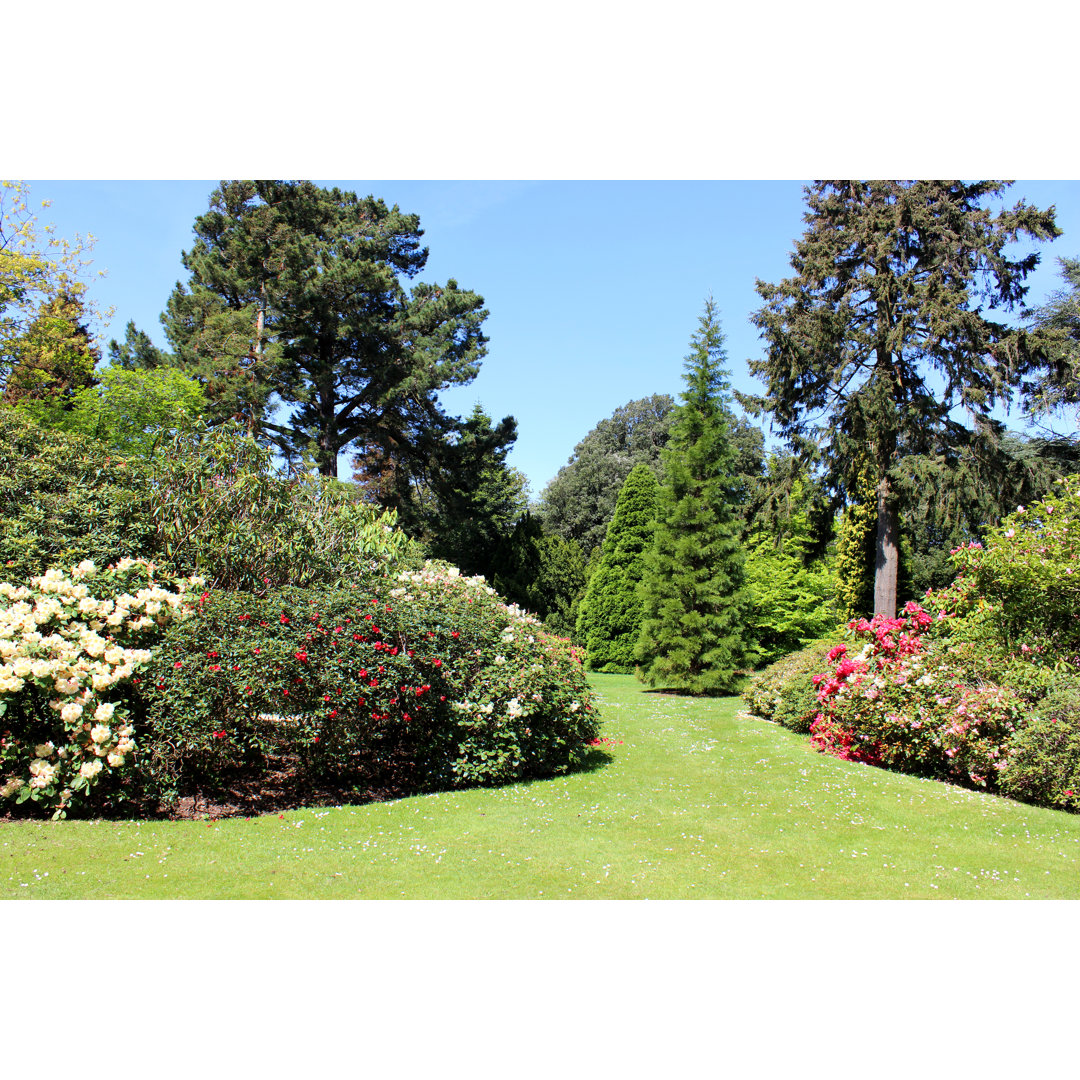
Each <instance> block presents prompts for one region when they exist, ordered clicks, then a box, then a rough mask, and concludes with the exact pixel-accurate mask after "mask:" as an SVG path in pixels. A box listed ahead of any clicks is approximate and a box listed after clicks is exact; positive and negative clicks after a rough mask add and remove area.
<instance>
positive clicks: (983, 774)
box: [810, 603, 1025, 789]
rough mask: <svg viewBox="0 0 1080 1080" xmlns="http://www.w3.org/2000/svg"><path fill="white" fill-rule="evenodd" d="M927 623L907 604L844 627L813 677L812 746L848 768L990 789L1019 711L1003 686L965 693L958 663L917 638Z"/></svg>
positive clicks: (966, 682)
mask: <svg viewBox="0 0 1080 1080" xmlns="http://www.w3.org/2000/svg"><path fill="white" fill-rule="evenodd" d="M932 622H933V619H932V617H931V616H930V615H929V614H928V613H927V612H926V611H925V610H923V608H922V607H921V606H919V605H918V604H915V603H909V604H908V605H907V606H906V607H905V608H904V611H903V613H902V616H901V617H900V618H896V619H888V618H885V617H884V616H881V615H876V616H875V617H874V619H873V620H872V621H867V620H866V619H859V620H856V621H853V622H851V623H849V624H848V626H849V629H850V630H851V631H852V633H853V635H854V637H855V642H854V644H853V645H851V646H848V645H846V644H841V645H838V646H836V648H835V649H833V650H832V652H830V653H829V660H830V661H831V662H832V664H833V665H834V666H833V667H832V668H831V670H830V671H828V672H826V673H824V674H821V675H818V676H815V682H816V683H817V684H818V701H819V703H820V713H819V714H818V716H817V717H816V718H815V720H814V722H813V723H812V724H811V728H810V731H811V738H812V742H813V745H814V746H815V747H816V748H817V749H819V750H822V751H824V752H826V753H830V754H833V755H835V756H837V757H841V758H845V759H847V760H851V761H862V762H866V763H867V764H873V765H883V766H886V767H888V768H892V769H897V770H899V771H903V772H913V773H917V774H919V775H923V776H933V777H939V778H942V779H951V780H955V781H958V782H960V783H964V784H968V785H975V786H978V787H985V788H988V789H996V788H997V786H998V774H999V773H1000V772H1001V770H1002V769H1004V768H1005V763H1006V760H1007V755H1006V754H1005V752H1004V744H1005V743H1006V741H1007V740H1008V738H1009V737H1010V736H1011V735H1012V733H1013V732H1014V731H1015V730H1016V728H1017V726H1018V725H1019V724H1020V723H1021V722H1022V719H1023V716H1024V711H1025V703H1024V701H1023V700H1022V699H1021V698H1020V697H1019V696H1018V695H1017V694H1016V693H1015V692H1013V691H1012V690H1010V689H1009V688H1007V687H1003V686H997V685H994V684H991V683H982V684H980V685H972V684H971V682H970V676H969V673H968V672H967V671H966V669H965V667H964V665H963V664H962V662H960V661H959V660H958V658H957V657H956V656H955V655H953V654H952V653H951V652H950V651H949V650H948V648H946V647H944V646H942V645H940V644H938V643H935V642H931V641H928V640H927V639H926V632H927V630H928V629H929V628H930V627H931V625H932ZM856 649H857V651H856Z"/></svg>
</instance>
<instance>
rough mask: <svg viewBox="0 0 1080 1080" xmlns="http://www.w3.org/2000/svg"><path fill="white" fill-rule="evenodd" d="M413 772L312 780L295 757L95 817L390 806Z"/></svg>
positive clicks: (1, 816)
mask: <svg viewBox="0 0 1080 1080" xmlns="http://www.w3.org/2000/svg"><path fill="white" fill-rule="evenodd" d="M411 772H412V770H410V769H408V768H407V767H406V768H401V767H399V768H398V769H397V771H396V772H393V773H387V772H385V771H382V772H377V771H375V770H369V771H368V773H367V775H364V774H363V773H360V774H356V773H354V774H353V775H351V776H349V777H347V778H346V777H342V778H340V779H335V778H334V777H318V778H316V777H312V776H311V775H310V774H305V773H304V772H303V771H302V770H301V768H300V764H299V761H298V760H297V759H295V758H289V757H281V758H274V759H272V760H271V761H270V762H269V763H268V767H267V768H265V769H263V770H258V771H257V770H250V771H247V772H242V771H237V772H235V773H234V774H232V775H230V776H229V777H227V778H226V780H225V782H224V783H222V784H220V785H217V786H215V787H213V788H207V789H205V790H203V789H199V788H197V787H189V788H188V789H187V790H185V791H184V792H182V794H181V795H180V797H179V798H178V799H177V800H176V802H174V803H170V804H169V805H167V806H163V805H143V806H135V807H133V805H132V803H131V802H127V803H124V804H122V805H121V806H119V807H117V808H116V809H115V810H113V811H110V809H108V808H106V809H104V810H101V811H95V816H97V815H100V816H102V817H106V818H110V819H112V818H117V819H120V818H127V819H130V818H133V817H138V818H141V819H142V820H154V819H157V820H173V821H191V820H206V819H210V820H217V819H219V818H231V817H258V816H260V815H262V814H277V813H280V812H282V811H284V810H297V809H300V808H308V807H317V806H359V805H363V804H365V803H373V802H389V801H391V800H393V799H401V798H404V797H405V796H407V795H415V794H416V793H417V791H418V790H419V788H418V786H417V784H416V783H415V782H413V783H410V782H409V780H410V774H411ZM41 817H42V812H41V810H40V809H39V808H37V807H35V806H34V805H33V804H32V803H30V802H27V803H24V804H22V805H21V806H11V805H10V804H9V806H8V807H7V808H5V809H3V810H0V822H5V821H25V820H29V819H37V820H40V819H41Z"/></svg>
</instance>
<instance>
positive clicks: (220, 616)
mask: <svg viewBox="0 0 1080 1080" xmlns="http://www.w3.org/2000/svg"><path fill="white" fill-rule="evenodd" d="M142 685H143V687H144V688H145V689H144V696H145V701H146V703H147V713H146V721H145V729H144V731H145V733H144V735H143V745H144V748H145V749H144V754H143V760H144V761H145V763H146V764H145V766H144V768H145V773H146V776H147V778H148V783H150V784H151V785H152V787H153V790H154V793H155V794H156V795H158V796H159V797H165V798H169V797H175V796H176V795H177V794H179V793H181V792H183V791H187V790H190V789H192V788H193V787H198V788H202V789H203V790H205V789H207V788H213V787H219V786H220V785H221V784H222V783H223V782H224V780H225V779H226V778H227V777H228V776H229V775H230V774H234V773H235V772H236V770H238V769H247V770H249V771H250V770H254V771H255V773H256V774H259V773H260V772H261V771H262V770H265V768H266V767H267V763H268V762H269V761H270V760H271V759H274V758H276V759H281V758H282V757H290V756H293V757H295V758H296V762H297V765H296V767H298V768H299V769H301V770H302V771H303V773H304V775H305V776H308V777H310V778H311V779H313V780H314V779H315V778H317V777H322V776H328V775H333V776H335V777H337V778H339V779H345V780H348V779H350V778H353V779H357V780H359V779H361V778H363V777H370V776H372V775H378V776H383V777H385V776H390V777H392V779H393V780H394V782H395V783H396V784H397V785H398V786H399V787H401V788H402V789H405V790H412V791H421V790H432V789H437V788H445V787H460V786H467V785H475V784H488V783H503V782H507V781H510V780H521V779H525V778H528V777H533V776H550V775H553V774H557V773H561V772H566V771H567V770H568V769H569V768H571V767H572V766H573V765H574V764H575V763H577V762H578V761H579V760H580V759H581V757H582V755H583V753H584V749H585V745H586V744H587V743H588V741H589V740H591V739H594V738H595V737H596V734H597V720H596V713H595V710H594V708H593V705H592V699H591V695H590V693H589V690H588V688H587V685H586V683H585V679H584V674H583V671H582V668H581V663H580V659H579V658H578V657H577V656H576V655H575V654H574V652H573V651H572V650H571V649H570V648H569V646H567V645H566V644H565V643H562V642H560V641H558V640H557V639H554V638H551V637H549V636H547V635H546V634H545V633H544V632H543V631H542V630H541V629H540V628H539V625H538V624H537V623H536V621H535V620H534V619H531V618H529V617H527V616H524V615H522V614H521V613H520V612H517V611H516V610H514V609H511V608H507V606H506V605H505V604H503V603H501V602H500V601H499V599H498V598H497V597H496V596H495V594H494V593H493V591H492V590H491V589H490V588H488V587H487V586H486V585H484V583H483V581H482V580H481V579H466V578H463V577H460V576H459V575H458V574H457V572H456V570H453V569H450V568H445V567H438V566H435V565H434V564H428V565H427V566H426V567H425V568H424V569H423V570H420V571H416V572H404V573H402V574H401V575H400V576H399V577H397V578H395V579H388V578H380V577H370V578H367V579H366V580H363V581H362V582H360V583H359V584H357V585H355V586H353V587H340V588H322V589H295V588H289V589H283V590H281V591H279V592H275V593H272V594H270V595H269V596H266V597H257V596H254V595H252V594H250V593H239V592H221V593H218V592H214V593H211V594H210V595H209V596H208V597H206V598H204V601H203V602H202V603H201V604H200V610H199V613H198V614H197V616H196V617H195V618H193V619H191V620H188V621H187V622H185V623H184V624H183V625H178V626H177V627H175V628H174V630H173V631H171V632H170V633H169V634H168V635H167V636H166V639H165V641H164V643H163V645H162V647H161V648H160V649H159V650H158V651H157V652H156V653H155V657H154V661H153V665H152V667H151V668H150V669H149V670H148V674H147V677H146V678H145V679H144V680H143V684H142Z"/></svg>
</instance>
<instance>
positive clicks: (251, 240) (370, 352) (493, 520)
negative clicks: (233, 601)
mask: <svg viewBox="0 0 1080 1080" xmlns="http://www.w3.org/2000/svg"><path fill="white" fill-rule="evenodd" d="M1007 186H1008V185H1007V184H1006V183H1005V182H998V181H983V182H977V183H965V182H961V181H874V182H863V181H819V182H816V183H815V184H813V185H812V186H811V187H809V188H808V189H807V190H806V213H805V215H804V221H805V231H804V233H803V235H802V237H801V238H799V239H798V240H796V242H795V245H794V252H793V254H792V257H791V269H792V273H791V276H790V277H787V278H785V279H784V280H783V281H781V282H779V283H775V284H773V283H767V282H762V281H759V282H758V283H757V291H758V294H759V296H760V298H761V301H762V306H761V307H760V308H759V310H757V311H756V312H755V313H754V314H753V316H752V321H753V323H754V324H755V325H756V326H757V327H758V328H759V330H760V331H761V337H762V340H763V343H764V346H765V347H764V353H763V356H761V357H759V358H753V359H750V360H748V361H747V362H748V365H749V368H750V371H751V372H752V373H753V374H754V375H756V376H757V377H758V378H759V379H760V380H761V382H762V384H763V387H764V389H763V392H762V393H761V394H760V395H745V394H734V393H732V392H731V391H730V389H729V387H728V384H727V375H726V372H725V370H724V367H723V364H724V363H725V362H726V357H725V354H724V349H723V334H722V331H721V327H720V318H719V312H718V309H717V307H716V305H715V304H714V303H713V301H712V300H711V299H710V300H709V301H707V303H706V306H705V311H704V314H703V315H702V318H701V322H700V325H699V327H698V331H697V333H696V334H695V336H694V337H693V339H692V341H691V352H690V355H689V356H688V358H687V366H686V372H685V389H684V391H683V394H682V395H681V397H680V401H679V402H678V403H676V402H675V401H674V400H673V399H672V398H671V397H669V396H667V395H660V394H657V395H653V396H652V397H650V398H647V399H642V400H639V401H633V402H629V403H627V405H625V406H623V407H622V408H620V409H618V410H616V412H615V413H614V414H613V415H612V416H611V417H610V418H607V419H604V420H601V421H600V422H599V423H598V424H597V426H596V427H595V428H594V429H593V430H592V431H591V432H590V433H589V434H588V435H587V436H585V438H584V439H583V440H582V441H581V442H580V443H579V444H578V446H577V447H576V448H575V450H574V453H573V455H572V457H571V459H570V461H569V462H568V464H567V466H566V467H565V468H564V469H563V470H561V471H560V473H559V475H558V476H557V477H555V479H554V480H553V481H552V482H551V483H550V484H549V485H548V486H547V487H546V488H545V490H544V491H543V492H542V493H541V495H540V497H539V499H538V501H537V502H535V503H533V504H530V503H529V498H528V492H527V485H526V483H525V479H524V477H523V476H522V475H521V474H520V473H518V472H517V471H516V470H514V469H513V468H511V467H510V466H509V465H508V464H507V460H506V459H507V454H508V452H509V450H510V448H511V447H512V445H513V443H514V441H515V438H516V423H515V421H514V418H513V417H509V416H508V417H504V418H501V419H499V420H495V419H494V418H492V417H490V416H489V415H488V414H487V413H486V412H485V411H484V409H483V408H482V407H481V406H479V405H478V406H477V407H476V408H475V409H474V410H473V412H472V413H471V415H469V416H467V417H453V416H450V415H448V414H447V413H446V412H445V410H444V409H443V407H442V405H441V404H440V400H439V393H440V391H442V390H445V389H446V388H448V387H450V386H455V385H465V384H468V383H469V382H471V381H472V380H473V379H474V378H475V377H476V375H477V373H478V371H479V369H480V365H481V363H482V360H483V358H484V357H485V355H486V352H487V344H488V343H487V338H486V337H485V335H484V333H483V324H484V320H485V318H486V316H487V311H486V310H485V308H484V300H483V298H482V296H480V295H479V294H478V293H476V292H474V291H472V290H471V289H468V288H464V287H462V286H460V285H459V284H458V283H457V282H456V281H455V280H454V279H448V280H447V281H445V282H442V283H431V282H425V281H423V280H420V275H422V273H423V270H424V268H425V265H426V262H427V257H428V250H427V249H426V248H425V247H423V246H422V237H423V230H422V229H421V228H420V222H419V218H418V217H417V216H416V215H414V214H407V213H404V212H402V211H401V210H400V209H399V208H398V207H397V206H392V207H388V206H387V205H386V204H385V202H383V201H382V200H381V199H378V198H376V197H375V196H373V195H371V196H367V197H360V196H358V195H356V194H354V193H351V192H345V191H341V190H339V189H337V188H331V189H324V188H319V187H317V186H316V185H314V184H312V183H310V182H307V181H225V182H222V183H221V184H220V185H219V186H218V187H217V188H216V189H215V190H214V191H213V193H212V194H211V195H210V199H209V206H208V211H207V213H206V214H204V215H201V216H199V217H198V218H197V219H196V221H195V223H194V227H193V234H194V241H193V244H192V246H191V247H190V248H189V249H188V250H187V251H185V252H184V253H183V256H182V262H183V266H184V268H185V271H186V272H187V275H188V277H187V280H186V281H183V282H177V284H176V286H175V288H174V290H173V292H172V294H171V295H170V296H169V297H168V298H167V299H166V301H165V305H164V310H163V314H162V317H161V322H162V325H163V328H164V332H165V337H166V340H167V343H168V348H167V349H159V348H157V347H156V346H154V345H153V343H152V342H151V340H150V338H149V336H148V335H147V334H146V333H144V332H143V331H142V330H141V329H140V328H138V327H137V326H135V325H134V324H133V323H129V324H128V326H127V328H126V333H125V337H124V340H123V341H122V342H121V341H112V342H111V343H110V345H109V349H108V361H109V363H108V366H106V367H104V368H99V362H100V361H101V359H102V357H101V355H100V354H99V353H98V352H97V350H96V347H95V346H94V344H93V342H92V338H91V335H90V333H89V331H88V329H87V322H88V320H89V317H90V315H91V314H92V312H90V311H89V310H88V309H87V308H86V303H87V300H86V285H85V281H84V280H82V278H81V276H80V271H81V269H82V267H83V265H84V262H83V259H82V256H83V254H84V251H85V248H84V247H82V246H80V244H79V242H78V241H77V242H76V243H75V244H74V245H69V246H68V247H67V248H66V249H62V250H59V251H56V250H50V249H49V248H48V247H47V246H46V245H44V244H42V243H40V242H39V241H40V239H41V238H40V237H39V236H38V235H37V234H36V233H35V220H34V218H33V216H32V215H31V214H30V213H29V211H28V209H27V203H26V199H25V189H24V188H22V187H21V186H19V185H13V186H8V187H6V188H5V189H4V192H5V198H6V202H5V204H4V213H3V215H2V220H3V225H2V228H3V231H2V233H0V379H2V381H3V400H4V402H5V403H6V405H7V406H9V407H13V408H18V409H21V410H23V411H24V412H28V413H30V414H32V415H33V416H34V418H35V419H36V420H38V422H40V423H45V424H51V425H52V426H57V427H66V428H68V429H72V430H81V431H84V432H87V433H90V434H94V435H95V436H96V437H98V438H101V439H103V440H106V441H110V440H111V441H112V442H114V443H115V444H116V445H118V446H122V447H127V448H129V449H134V450H139V451H140V452H149V451H151V450H152V448H153V445H154V443H155V440H157V439H158V438H159V437H160V433H161V432H162V431H165V430H169V429H172V428H175V427H177V426H178V425H182V424H183V422H184V418H185V417H189V416H195V415H199V416H201V417H202V418H203V419H205V420H206V421H208V422H209V423H210V424H212V425H216V424H222V423H225V422H232V423H235V424H239V425H241V426H242V427H243V429H244V430H245V431H246V432H248V433H249V434H250V435H251V436H252V437H253V438H254V439H255V440H256V441H257V442H259V443H260V444H262V445H264V446H266V447H268V448H271V449H273V450H274V452H275V453H276V454H277V455H278V456H279V459H280V460H281V462H282V463H283V468H285V469H293V470H302V469H304V468H312V469H317V470H318V472H320V473H321V474H322V475H323V476H324V477H329V478H337V477H338V473H339V464H338V463H339V460H340V459H341V458H342V457H343V456H344V457H345V458H346V459H347V460H349V461H350V463H351V470H352V471H351V477H350V480H349V481H348V491H349V492H350V493H351V497H353V498H355V499H357V500H359V501H364V502H367V503H371V504H374V505H377V506H379V507H381V508H384V509H388V510H394V511H396V513H397V520H398V522H399V523H400V525H401V527H402V528H403V529H404V530H405V531H406V532H407V533H408V535H409V536H411V537H412V538H414V539H415V540H417V541H418V542H420V543H422V544H424V545H425V547H426V548H427V550H428V552H429V553H430V554H431V555H432V556H433V557H437V558H442V559H445V560H447V561H449V562H453V563H455V564H456V565H458V566H460V567H461V569H462V570H463V571H465V572H467V573H480V574H484V575H485V576H486V577H487V578H488V579H489V580H490V581H491V582H492V583H493V584H495V586H496V588H498V589H499V590H500V591H502V592H503V593H504V595H506V596H507V597H508V598H509V599H511V600H514V601H516V602H518V603H521V604H522V605H523V606H525V607H528V608H529V609H530V610H533V611H536V612H537V613H538V614H540V615H541V616H542V617H543V618H545V619H546V620H547V621H548V624H549V626H550V627H551V628H552V629H554V630H556V631H557V632H561V633H564V634H566V635H568V636H575V637H577V638H578V639H579V640H582V641H588V642H590V645H589V654H590V657H591V658H592V660H593V662H594V666H598V667H601V666H608V667H622V668H624V669H625V668H627V667H629V666H632V665H639V666H641V667H642V669H643V670H644V671H645V672H646V673H651V675H650V677H652V678H654V679H655V680H656V681H660V682H663V681H665V680H666V681H669V682H670V681H672V680H674V681H676V682H678V680H679V679H684V681H685V680H689V682H687V683H686V685H688V686H689V685H693V686H694V687H696V688H698V689H714V688H717V687H719V686H720V685H721V684H724V685H730V683H731V679H732V678H733V673H734V672H735V671H737V670H739V669H740V668H741V667H745V666H746V665H747V664H748V663H753V662H755V661H758V660H763V659H768V658H771V657H772V656H773V655H777V654H778V650H779V651H783V650H784V649H789V648H795V647H798V645H799V644H800V643H801V641H803V640H806V639H807V638H808V637H812V636H814V634H815V633H817V632H819V630H818V629H817V628H818V627H819V624H820V623H821V620H822V619H823V618H826V617H827V614H828V615H831V616H842V615H845V614H854V613H858V614H870V613H872V612H874V611H880V612H883V613H886V614H892V613H894V612H895V610H896V604H897V601H898V599H900V600H903V599H904V598H906V597H910V596H913V595H918V594H919V593H921V592H922V591H924V590H925V589H926V588H928V587H931V586H940V585H942V584H944V583H945V581H943V580H942V579H943V577H944V576H945V575H947V574H948V573H949V569H948V563H947V553H948V551H949V550H950V548H951V547H955V546H957V544H958V543H960V542H963V541H965V540H970V539H973V538H978V536H979V535H980V533H981V530H983V529H985V528H986V527H988V526H989V525H991V524H993V523H994V522H995V521H996V520H998V519H999V518H1000V517H1001V516H1003V515H1004V513H1006V512H1008V511H1009V510H1011V509H1012V508H1013V507H1014V506H1015V505H1016V504H1018V503H1022V502H1024V501H1031V500H1034V499H1035V498H1037V497H1038V496H1039V495H1041V494H1042V493H1044V492H1045V491H1046V490H1047V489H1048V485H1049V484H1050V483H1051V482H1052V481H1053V479H1054V478H1055V477H1056V476H1059V475H1062V474H1063V473H1065V472H1071V471H1074V470H1075V469H1076V460H1077V453H1076V444H1075V440H1074V439H1073V438H1072V437H1059V436H1054V435H1051V434H1044V435H1041V436H1037V437H1032V436H1029V435H1021V434H1018V433H1016V432H1010V431H1008V430H1007V429H1006V427H1005V426H1004V424H1003V423H1002V422H1001V421H1000V420H998V419H997V418H996V416H995V412H996V410H997V409H998V407H999V406H1003V405H1005V406H1008V405H1011V404H1014V403H1019V404H1020V405H1021V406H1022V408H1023V409H1024V410H1026V412H1027V413H1028V414H1029V415H1030V416H1032V417H1034V418H1045V417H1048V416H1051V415H1053V414H1055V412H1060V411H1061V410H1062V409H1068V408H1070V407H1072V406H1075V404H1076V403H1077V401H1078V400H1080V390H1078V387H1080V382H1078V374H1077V373H1078V370H1080V365H1078V357H1080V315H1078V308H1080V303H1078V297H1080V262H1077V261H1075V260H1063V261H1062V264H1061V266H1062V275H1063V280H1064V286H1063V288H1062V290H1061V291H1060V292H1059V293H1058V294H1056V295H1055V296H1054V297H1052V298H1051V299H1050V301H1049V302H1048V303H1047V304H1046V305H1045V306H1043V307H1042V308H1039V309H1035V310H1028V309H1026V308H1025V307H1024V306H1023V301H1024V299H1025V295H1026V285H1025V280H1026V278H1027V276H1028V275H1029V274H1030V272H1031V271H1032V270H1033V269H1034V268H1035V266H1036V265H1037V263H1038V259H1039V256H1038V254H1037V253H1036V252H1025V253H1022V254H1019V255H1016V254H1014V251H1015V249H1016V248H1017V246H1018V245H1021V244H1022V242H1039V241H1045V240H1048V239H1052V238H1053V237H1055V236H1058V235H1060V230H1059V229H1058V228H1057V226H1056V224H1055V214H1054V209H1053V208H1050V209H1049V210H1045V211H1044V210H1039V209H1038V208H1035V207H1031V206H1028V205H1026V204H1025V203H1024V202H1023V201H1021V202H1019V203H1017V204H1016V205H1015V206H1013V207H1012V208H1005V209H1000V210H998V209H995V208H994V205H993V204H994V203H995V202H996V201H999V200H1001V198H1002V196H1003V194H1004V192H1005V190H1006V188H1007ZM1010 313H1015V315H1013V316H1011V317H1010ZM735 405H738V406H740V407H741V409H742V410H743V413H744V415H741V416H740V415H736V413H735V409H734V406H735ZM764 423H767V424H768V425H769V426H770V427H771V429H772V431H773V432H774V433H775V434H777V435H778V436H779V437H780V438H781V439H782V440H783V443H782V446H783V449H782V450H779V451H776V452H773V453H770V454H766V452H765V449H764V447H765V438H764V431H763V429H762V427H761V426H759V425H760V424H764ZM650 492H651V494H650ZM650 503H651V505H652V510H651V511H649V510H648V509H647V507H648V506H649V505H650ZM650 513H651V515H652V516H651V517H649V514H650ZM646 522H647V523H648V524H647V525H646V524H645V523H646ZM646 534H648V535H646ZM631 638H632V639H633V640H632V642H631V640H630V639H631ZM628 649H629V652H628V651H627V650H628ZM676 657H681V658H682V659H680V660H678V662H676V660H675V659H674V658H676ZM673 665H674V666H673ZM680 665H681V667H680ZM680 671H681V672H682V673H683V674H681V675H680V674H679V672H680ZM708 673H712V674H711V675H710V674H708ZM710 680H711V681H710Z"/></svg>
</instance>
